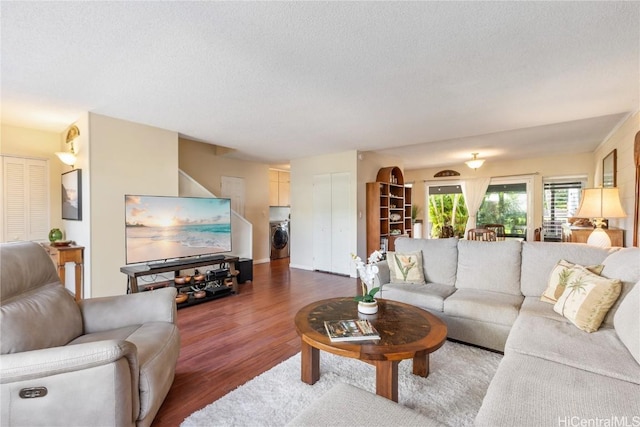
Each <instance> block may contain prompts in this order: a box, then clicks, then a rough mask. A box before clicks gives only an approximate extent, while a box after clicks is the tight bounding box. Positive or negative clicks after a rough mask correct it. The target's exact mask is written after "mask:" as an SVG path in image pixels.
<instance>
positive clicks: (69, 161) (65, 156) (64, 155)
mask: <svg viewBox="0 0 640 427" xmlns="http://www.w3.org/2000/svg"><path fill="white" fill-rule="evenodd" d="M56 156H58V158H59V159H60V161H61V162H62V163H64V164H65V165H69V166H73V165H75V164H76V155H75V154H73V153H70V152H68V151H59V152H57V153H56Z"/></svg>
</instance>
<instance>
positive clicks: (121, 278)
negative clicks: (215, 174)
mask: <svg viewBox="0 0 640 427" xmlns="http://www.w3.org/2000/svg"><path fill="white" fill-rule="evenodd" d="M88 123H89V128H90V131H89V132H88V134H89V138H90V140H89V145H90V152H89V162H88V167H87V168H86V169H88V171H89V174H84V172H83V179H84V178H85V175H89V177H90V180H89V181H90V182H89V184H90V195H91V197H90V199H89V198H85V199H84V203H87V202H89V203H90V206H88V208H89V211H87V210H86V208H85V211H84V214H85V218H87V220H84V221H83V222H84V223H86V225H87V228H89V229H90V241H89V242H88V248H89V257H88V258H89V262H90V269H89V270H90V277H89V278H88V279H89V281H90V284H91V295H90V296H92V297H99V296H107V295H118V294H124V293H125V292H126V289H127V288H126V283H127V280H126V278H127V276H126V275H125V274H123V273H121V272H120V267H122V266H123V265H125V227H124V221H125V220H124V218H125V209H124V196H125V194H144V195H156V196H177V195H178V134H177V133H176V132H172V131H168V130H164V129H158V128H154V127H151V126H145V125H141V124H138V123H132V122H127V121H124V120H119V119H114V118H111V117H106V116H101V115H98V114H89V121H88ZM82 126H83V125H82V124H78V127H79V128H80V132H81V135H82V134H83V128H82ZM83 151H84V149H83ZM80 154H81V155H83V153H82V151H81V152H80ZM83 187H84V185H83ZM87 213H88V215H87ZM85 277H86V275H85Z"/></svg>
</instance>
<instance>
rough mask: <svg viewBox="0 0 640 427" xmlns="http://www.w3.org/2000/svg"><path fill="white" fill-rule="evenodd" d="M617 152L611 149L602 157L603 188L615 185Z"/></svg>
mask: <svg viewBox="0 0 640 427" xmlns="http://www.w3.org/2000/svg"><path fill="white" fill-rule="evenodd" d="M616 156H617V152H616V150H613V151H612V152H610V153H609V154H607V156H606V157H605V158H604V159H602V186H603V187H604V188H609V187H615V186H616V167H617V166H616V162H617V158H616Z"/></svg>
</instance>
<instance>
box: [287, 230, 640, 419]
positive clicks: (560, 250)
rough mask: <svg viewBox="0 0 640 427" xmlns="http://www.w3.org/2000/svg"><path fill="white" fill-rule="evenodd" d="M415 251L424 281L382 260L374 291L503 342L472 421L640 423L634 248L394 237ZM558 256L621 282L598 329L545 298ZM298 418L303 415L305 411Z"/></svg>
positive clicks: (458, 336)
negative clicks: (407, 278) (581, 324)
mask: <svg viewBox="0 0 640 427" xmlns="http://www.w3.org/2000/svg"><path fill="white" fill-rule="evenodd" d="M418 251H419V252H420V253H421V256H422V268H423V273H424V278H425V281H426V284H424V283H423V284H416V283H398V282H397V281H396V282H395V283H394V281H392V280H391V274H390V270H389V264H388V263H387V262H386V261H383V262H381V263H379V264H378V266H379V269H380V272H379V277H378V282H379V283H378V284H379V285H381V286H382V291H381V295H379V296H381V297H383V298H388V299H393V300H397V301H401V302H406V303H409V304H414V305H416V306H419V307H421V308H424V309H426V310H428V311H430V312H432V313H434V314H436V315H437V316H439V317H440V318H442V319H443V320H444V321H445V322H446V323H447V326H448V336H449V338H451V339H455V340H459V341H463V342H466V343H470V344H475V345H478V346H482V347H486V348H489V349H493V350H497V351H501V352H504V358H503V359H502V361H501V363H500V365H499V367H498V370H497V372H496V375H495V377H494V378H493V380H492V382H491V384H490V387H489V389H488V391H487V394H486V396H485V398H484V400H483V403H482V406H481V408H480V412H479V414H478V416H477V418H476V420H475V422H476V424H477V425H480V426H535V427H538V426H573V425H640V249H638V248H624V249H621V248H613V249H601V248H596V247H591V246H587V245H585V244H578V243H548V242H519V241H504V242H477V241H467V240H458V239H455V238H452V239H433V240H431V239H408V238H401V239H398V240H397V241H396V253H398V254H400V253H405V254H407V253H416V252H418ZM391 259H393V258H391ZM563 259H564V260H566V261H569V262H571V263H574V264H579V265H584V266H594V265H602V266H603V268H602V271H601V275H602V276H603V277H607V278H612V279H620V280H621V282H622V291H621V294H620V296H619V298H618V299H617V302H616V303H615V304H614V305H613V306H612V307H611V309H610V310H609V311H608V313H607V315H606V317H605V318H604V321H603V322H602V325H601V327H600V328H599V329H598V330H597V331H596V332H592V333H588V332H585V331H583V330H581V329H578V327H576V326H575V325H574V324H573V323H571V322H570V321H569V320H568V319H567V318H565V317H563V316H562V315H560V314H558V313H556V312H555V311H554V309H553V308H554V305H553V304H550V303H547V302H543V301H541V295H542V294H543V292H544V291H545V289H546V288H547V285H548V283H549V277H550V275H551V272H552V270H554V267H555V266H556V264H557V263H558V262H559V261H560V260H563ZM393 405H394V404H392V402H389V403H388V404H387V406H389V407H393ZM325 407H326V405H325ZM391 410H393V409H391ZM297 421H298V423H297V424H298V425H303V424H305V423H304V416H301V417H299V418H298V419H297ZM587 423H592V424H587ZM593 423H600V424H593ZM607 423H609V424H607ZM615 423H618V424H615ZM620 423H626V424H620ZM634 423H635V424H634Z"/></svg>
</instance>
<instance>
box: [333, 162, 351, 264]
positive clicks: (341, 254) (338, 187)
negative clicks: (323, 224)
mask: <svg viewBox="0 0 640 427" xmlns="http://www.w3.org/2000/svg"><path fill="white" fill-rule="evenodd" d="M350 176H351V175H350V174H349V173H347V172H344V173H334V174H331V233H330V237H331V270H330V271H332V272H333V273H338V274H349V270H350V268H349V267H350V263H351V253H350V252H349V250H350V247H351V227H350V224H349V213H350V212H351V203H350V202H351V200H350V197H349V193H350V191H349V179H350Z"/></svg>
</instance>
